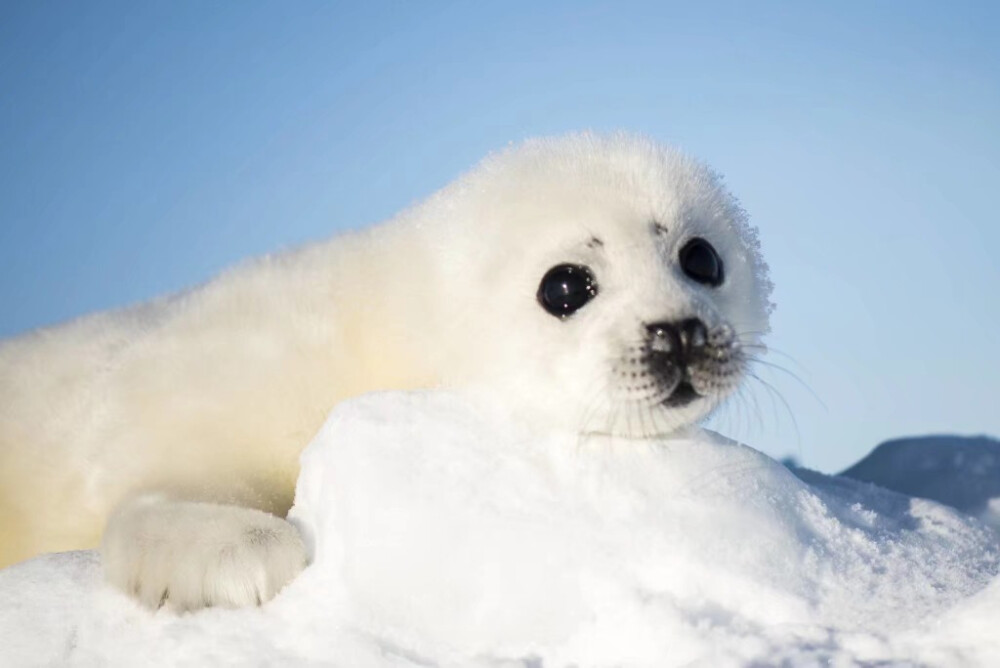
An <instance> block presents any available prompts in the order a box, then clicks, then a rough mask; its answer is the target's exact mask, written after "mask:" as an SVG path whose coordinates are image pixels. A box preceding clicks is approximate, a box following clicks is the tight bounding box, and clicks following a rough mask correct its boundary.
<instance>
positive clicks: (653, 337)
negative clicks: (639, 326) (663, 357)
mask: <svg viewBox="0 0 1000 668" xmlns="http://www.w3.org/2000/svg"><path fill="white" fill-rule="evenodd" d="M646 331H647V332H649V348H650V350H652V351H653V352H657V353H664V354H668V355H669V354H679V353H680V352H681V340H680V337H679V336H678V334H677V328H676V327H674V326H673V325H672V324H670V323H669V322H654V323H652V324H649V325H646Z"/></svg>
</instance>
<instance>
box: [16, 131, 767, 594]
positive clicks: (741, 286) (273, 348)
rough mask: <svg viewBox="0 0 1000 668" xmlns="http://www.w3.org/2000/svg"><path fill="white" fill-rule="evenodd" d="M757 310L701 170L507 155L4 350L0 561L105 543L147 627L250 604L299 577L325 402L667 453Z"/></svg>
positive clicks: (650, 151) (738, 225) (737, 212)
mask: <svg viewBox="0 0 1000 668" xmlns="http://www.w3.org/2000/svg"><path fill="white" fill-rule="evenodd" d="M770 291H771V284H770V281H769V279H768V275H767V267H766V265H765V264H764V262H763V260H762V259H761V255H760V252H759V244H758V241H757V235H756V230H755V229H754V228H752V227H751V226H750V224H749V223H748V221H747V218H746V215H745V214H744V212H743V211H742V209H741V208H740V206H739V205H738V203H737V201H736V200H735V199H734V198H733V197H732V196H731V195H730V194H729V193H728V192H727V191H726V190H725V188H724V187H723V185H722V183H721V181H720V179H719V178H718V177H717V176H716V175H715V174H714V173H713V172H712V171H710V170H709V169H708V168H707V167H706V166H704V165H702V164H701V163H699V162H697V161H695V160H692V159H690V158H688V157H686V156H684V155H682V154H680V153H678V152H677V151H675V150H672V149H670V148H668V147H665V146H662V145H659V144H657V143H655V142H653V141H650V140H648V139H645V138H641V137H636V136H632V135H627V134H616V135H610V136H600V135H594V134H576V135H570V136H565V137H561V138H556V139H540V140H531V141H527V142H524V143H522V144H520V145H516V146H513V147H511V148H508V149H507V150H504V151H501V152H499V153H496V154H494V155H491V156H489V157H487V158H486V159H485V160H484V161H483V162H482V163H481V164H480V165H478V166H477V167H476V168H474V169H473V170H472V171H470V172H469V173H467V174H466V175H464V176H462V177H461V178H459V179H458V180H457V181H455V182H454V183H452V184H450V185H448V186H447V187H445V188H444V189H442V190H441V191H439V192H438V193H436V194H434V195H433V196H431V197H430V198H429V199H427V200H426V201H425V202H423V203H420V204H418V205H416V206H413V207H412V208H410V209H409V210H406V211H404V212H403V213H401V214H399V215H398V216H396V217H395V218H393V219H391V220H389V221H387V222H385V223H382V224H380V225H376V226H373V227H371V228H368V229H365V230H361V231H356V232H352V233H348V234H343V235H339V236H336V237H334V238H332V239H329V240H327V241H323V242H319V243H315V244H312V245H308V246H305V247H302V248H299V249H296V250H292V251H289V252H283V253H279V254H275V255H269V256H265V257H261V258H257V259H254V260H251V261H249V262H246V263H244V264H242V265H240V266H237V267H236V268H234V269H232V270H230V271H228V272H226V273H224V274H222V275H220V276H219V277H217V278H216V279H214V280H212V281H210V282H209V283H207V284H205V285H203V286H201V287H198V288H195V289H193V290H191V291H189V292H185V293H183V294H180V295H177V296H173V297H169V298H166V299H162V300H159V301H154V302H152V303H149V304H145V305H140V306H137V307H132V308H126V309H123V310H116V311H111V312H106V313H99V314H96V315H91V316H88V317H84V318H80V319H78V320H76V321H73V322H70V323H68V324H64V325H60V326H56V327H52V328H46V329H41V330H38V331H35V332H31V333H28V334H25V335H22V336H20V337H18V338H14V339H11V340H8V341H6V342H4V343H2V344H0V565H7V564H10V563H13V562H16V561H18V560H21V559H25V558H28V557H30V556H32V555H35V554H38V553H41V552H47V551H57V550H69V549H77V548H90V547H94V546H95V545H98V544H101V550H102V559H103V562H104V568H105V572H106V575H107V577H108V579H109V580H110V581H111V582H112V583H113V584H115V585H117V586H118V587H120V588H121V589H123V590H124V591H126V592H129V593H130V594H133V595H134V596H136V597H138V599H139V600H141V601H142V602H143V603H145V604H146V605H148V606H150V607H157V606H160V605H164V604H166V605H168V606H169V607H172V608H174V609H177V610H190V609H197V608H200V607H203V606H211V605H222V606H242V605H249V604H257V603H260V602H262V601H266V600H267V599H269V598H270V597H272V596H273V595H274V594H275V592H276V591H277V590H279V589H280V588H281V587H282V586H283V585H284V584H285V583H286V582H287V581H288V580H290V579H291V578H292V577H294V576H295V574H296V573H298V571H299V570H301V569H302V568H303V567H304V565H305V563H306V556H305V552H304V548H303V545H302V542H301V540H300V538H299V536H298V535H297V533H296V531H295V530H294V528H293V527H292V526H291V525H290V524H289V523H287V522H286V521H285V520H284V519H281V518H282V517H283V516H284V515H285V513H286V511H287V510H288V508H289V507H290V505H291V503H292V499H293V494H294V488H295V481H296V476H297V473H298V456H299V453H300V452H301V450H302V449H303V448H304V447H305V445H306V444H308V442H309V441H310V439H311V437H312V436H313V435H314V433H315V432H316V431H317V429H318V428H319V427H320V426H321V424H322V423H323V420H324V418H325V416H326V415H327V413H328V412H329V411H330V409H331V408H332V407H333V406H334V405H335V404H336V403H337V402H338V401H340V400H342V399H344V398H347V397H351V396H354V395H358V394H361V393H364V392H370V391H374V390H382V389H408V388H427V387H442V388H453V389H454V388H468V389H472V390H476V391H481V392H485V393H487V394H489V395H490V396H491V397H495V399H496V401H499V402H502V403H503V404H504V405H505V406H506V407H508V408H509V409H510V410H512V411H514V413H515V414H517V415H519V416H523V417H524V419H525V420H527V421H530V422H535V423H537V424H539V425H542V426H546V427H553V428H561V429H567V428H568V429H573V430H577V431H578V432H580V433H581V434H587V433H606V434H614V435H618V436H624V437H632V438H644V437H650V436H658V435H665V434H669V433H671V432H674V431H676V430H678V429H681V428H683V427H685V426H687V425H690V424H692V423H694V422H695V421H697V420H699V419H701V418H703V417H704V416H706V415H707V414H708V413H709V412H711V411H712V410H713V409H714V408H715V407H716V406H718V405H719V403H720V402H721V401H723V400H724V399H725V398H726V397H727V396H728V395H730V394H731V393H732V392H733V391H734V389H735V388H737V387H738V386H739V384H740V382H741V380H742V379H743V377H744V375H745V373H746V368H747V364H748V360H749V357H750V356H751V355H750V352H751V351H752V350H753V349H754V347H755V346H758V345H760V338H761V336H762V335H763V334H764V333H765V332H766V331H767V330H768V316H769V313H770V310H771V305H770V299H769V295H770ZM105 527H106V529H105ZM102 531H103V540H102Z"/></svg>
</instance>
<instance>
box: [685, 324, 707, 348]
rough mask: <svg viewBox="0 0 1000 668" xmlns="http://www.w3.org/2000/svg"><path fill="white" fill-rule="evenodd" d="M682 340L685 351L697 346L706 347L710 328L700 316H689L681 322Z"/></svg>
mask: <svg viewBox="0 0 1000 668" xmlns="http://www.w3.org/2000/svg"><path fill="white" fill-rule="evenodd" d="M679 330H680V340H681V344H682V345H683V346H684V351H685V352H688V353H689V352H691V351H692V350H694V349H696V348H704V347H705V344H707V343H708V328H707V327H705V323H703V322H702V321H701V320H699V319H698V318H689V319H688V320H685V321H684V322H682V323H681V325H680V327H679Z"/></svg>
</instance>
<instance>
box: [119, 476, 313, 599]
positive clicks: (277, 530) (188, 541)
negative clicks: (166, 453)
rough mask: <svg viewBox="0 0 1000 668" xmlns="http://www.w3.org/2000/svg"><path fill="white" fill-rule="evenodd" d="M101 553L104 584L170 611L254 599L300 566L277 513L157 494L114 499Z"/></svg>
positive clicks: (296, 539) (296, 544)
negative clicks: (120, 500)
mask: <svg viewBox="0 0 1000 668" xmlns="http://www.w3.org/2000/svg"><path fill="white" fill-rule="evenodd" d="M101 559H102V561H103V566H104V573H105V577H106V578H107V580H108V581H109V582H110V583H111V584H113V585H114V586H116V587H118V588H119V589H121V590H122V591H124V592H126V593H128V594H130V595H132V596H135V597H136V598H138V599H139V601H141V602H142V603H143V604H144V605H146V606H147V607H150V608H158V607H160V606H164V605H166V606H167V607H169V608H171V609H174V610H177V611H184V610H197V609H199V608H204V607H209V606H222V607H230V608H235V607H243V606H249V605H260V604H261V603H264V602H265V601H267V600H269V599H271V598H272V597H273V596H274V595H275V594H276V593H278V591H280V590H281V588H282V587H284V586H285V585H286V584H288V582H290V581H291V580H292V579H293V578H294V577H295V576H296V575H298V573H299V572H300V571H301V570H302V569H303V568H305V566H306V552H305V547H304V545H303V543H302V538H301V537H300V536H299V533H298V531H297V530H296V528H295V527H294V526H292V524H290V523H289V522H287V521H285V520H283V519H281V518H278V517H275V516H274V515H269V514H268V513H265V512H262V511H259V510H253V509H250V508H242V507H239V506H228V505H221V504H215V503H201V502H194V501H180V500H173V499H170V498H168V497H167V496H165V495H159V494H151V495H145V496H140V497H135V498H133V499H129V500H127V501H126V502H125V503H123V504H122V505H121V506H119V508H118V509H117V510H116V511H115V513H114V514H112V516H111V518H110V519H109V520H108V525H107V528H106V529H105V532H104V539H103V541H102V543H101Z"/></svg>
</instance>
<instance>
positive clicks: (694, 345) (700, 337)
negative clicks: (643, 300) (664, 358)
mask: <svg viewBox="0 0 1000 668" xmlns="http://www.w3.org/2000/svg"><path fill="white" fill-rule="evenodd" d="M646 331H648V332H649V348H650V350H651V351H653V352H654V353H662V354H664V355H672V356H675V357H677V358H678V359H681V360H687V359H688V358H689V357H690V356H691V354H692V353H695V352H698V351H699V350H700V349H701V348H704V347H705V344H706V343H707V342H708V328H707V327H705V323H703V322H702V321H701V320H699V319H698V318H688V319H687V320H682V321H681V322H679V323H672V322H654V323H651V324H649V325H646Z"/></svg>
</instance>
